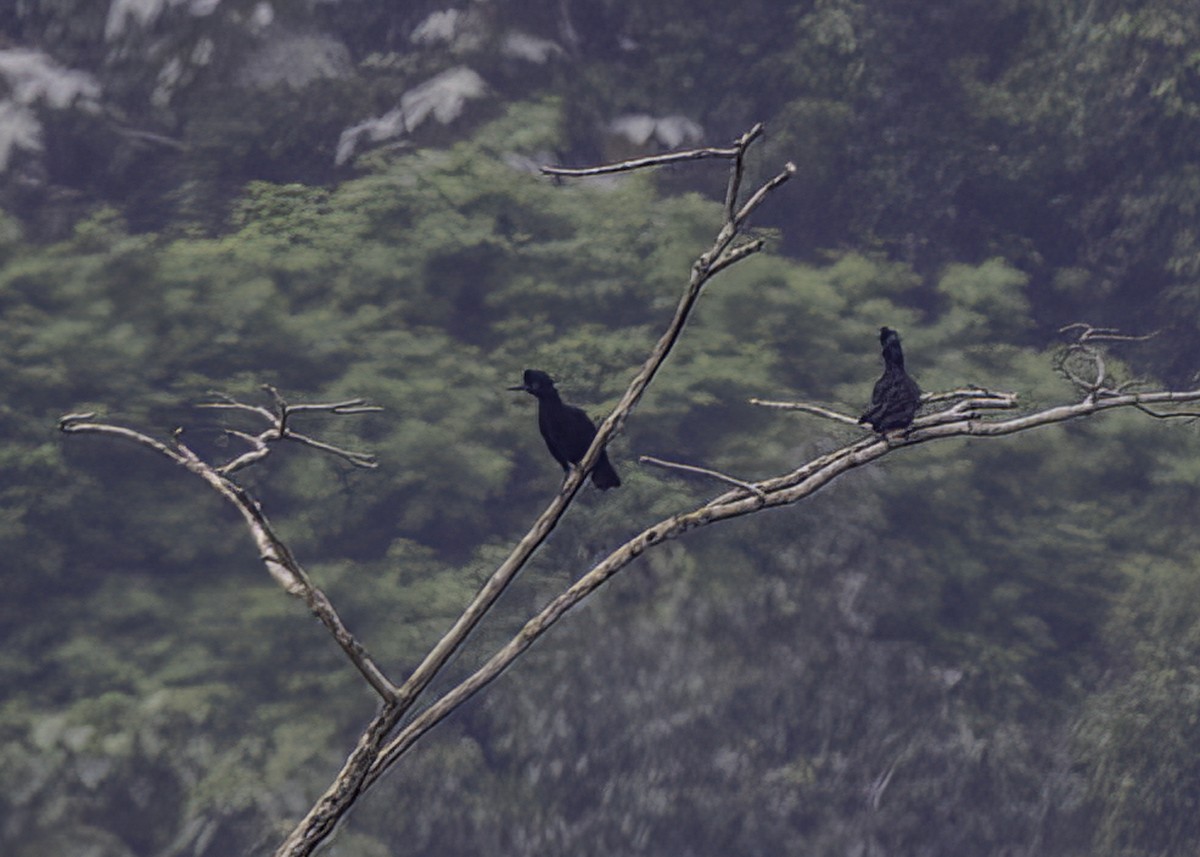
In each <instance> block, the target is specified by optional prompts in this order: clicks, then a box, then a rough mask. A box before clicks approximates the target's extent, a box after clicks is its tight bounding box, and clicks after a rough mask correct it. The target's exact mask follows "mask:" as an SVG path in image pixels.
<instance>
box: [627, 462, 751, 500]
mask: <svg viewBox="0 0 1200 857" xmlns="http://www.w3.org/2000/svg"><path fill="white" fill-rule="evenodd" d="M638 461H640V462H641V463H642V464H652V465H654V466H655V467H662V468H665V469H667V470H682V471H684V472H685V473H698V474H700V475H701V476H708V477H710V478H712V479H716V480H718V481H719V482H724V483H726V484H727V485H734V486H736V487H738V488H743V489H745V490H747V491H749V492H751V493H752V494H754V495H755V496H757V497H762V498H763V499H766V495H765V494H763V492H762V490H761V489H760V488H759V487H758V486H757V485H754V484H752V483H750V482H743V481H742V480H741V479H736V478H734V477H733V476H729V475H728V474H725V473H722V472H720V471H719V470H711V469H709V468H707V467H697V466H696V465H694V464H680V463H679V462H677V461H664V460H663V459H661V458H655V457H654V456H653V455H641V456H638Z"/></svg>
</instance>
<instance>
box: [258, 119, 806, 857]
mask: <svg viewBox="0 0 1200 857" xmlns="http://www.w3.org/2000/svg"><path fill="white" fill-rule="evenodd" d="M762 132H763V126H762V125H761V123H760V124H758V125H755V126H754V127H753V128H751V129H750V130H749V131H747V132H746V133H745V134H743V135H742V136H741V137H739V138H738V139H737V141H735V143H734V145H733V146H732V147H730V148H727V149H693V150H689V151H687V152H677V153H675V154H673V155H658V156H652V157H649V158H639V159H637V160H634V161H623V162H621V163H619V164H609V165H605V166H600V167H591V168H586V169H582V170H558V169H556V168H544V171H545V172H548V173H550V174H554V175H561V176H588V175H602V174H605V173H612V172H628V171H631V170H637V169H644V168H647V167H655V166H661V165H664V164H670V163H676V162H678V161H683V160H696V159H699V158H713V157H721V158H729V159H732V160H733V161H734V165H733V167H731V171H730V178H729V181H728V185H727V187H726V195H725V196H726V201H727V202H726V208H725V212H726V215H725V222H724V223H723V225H722V226H721V229H720V231H719V232H718V233H717V237H716V239H715V240H714V241H713V244H712V246H711V247H710V248H709V249H708V250H706V251H705V252H704V253H702V254H701V255H700V256H699V258H697V260H696V262H695V263H694V264H693V265H692V270H691V275H690V277H689V279H688V283H687V285H686V287H685V289H684V292H683V295H682V296H681V297H680V299H679V303H678V305H677V306H676V308H675V313H674V315H673V317H672V318H671V320H670V322H669V323H668V324H667V327H666V329H665V330H664V331H663V333H662V335H661V336H660V337H659V339H658V341H657V342H656V343H655V345H654V348H653V349H652V350H651V352H650V354H649V355H648V356H647V358H646V360H645V362H644V363H643V364H642V366H641V368H640V369H639V370H638V372H637V374H635V375H634V377H633V379H632V380H631V381H630V382H629V386H628V387H627V388H626V390H625V393H624V394H623V395H622V396H621V399H620V401H619V402H618V403H617V405H616V407H615V408H613V410H612V412H611V413H610V414H609V415H608V417H606V418H605V419H604V421H603V422H602V423H601V424H600V426H599V427H598V428H597V430H596V437H595V439H594V440H593V441H592V445H591V446H590V447H589V448H588V451H587V453H586V454H585V455H584V456H583V458H582V459H581V460H580V461H579V463H578V466H577V467H573V468H571V470H570V472H569V473H568V474H567V477H566V479H565V480H564V481H563V483H562V487H561V488H560V489H559V491H558V494H557V495H555V497H554V498H553V499H552V500H551V501H550V504H549V505H548V506H547V507H546V509H545V510H544V511H543V512H542V513H541V514H540V515H539V516H538V518H537V520H535V521H534V523H533V525H532V526H531V527H530V529H529V531H528V532H527V533H526V534H525V535H524V536H523V537H522V538H521V540H520V541H518V542H517V544H516V546H515V547H514V548H513V549H512V551H511V552H510V554H509V556H508V557H507V558H506V559H505V560H504V561H503V562H502V563H501V564H500V565H499V567H498V568H497V569H496V570H495V571H494V572H493V573H492V575H491V576H490V577H489V578H488V580H487V581H486V582H485V583H484V584H483V586H482V587H481V588H480V590H479V592H478V593H477V594H476V596H475V598H473V599H472V601H471V603H470V604H468V605H467V607H466V608H465V609H464V610H463V612H462V614H461V615H460V616H459V617H458V619H457V620H455V622H454V624H453V625H452V626H451V628H450V630H449V631H447V632H446V633H445V634H444V635H443V637H442V638H441V639H440V640H439V641H438V642H437V643H436V644H434V646H433V648H432V649H431V650H430V651H429V653H428V654H427V655H426V656H425V658H424V659H423V660H422V661H421V663H420V664H418V665H417V667H416V669H414V670H413V672H412V673H411V674H410V675H409V677H408V678H407V679H406V680H405V681H404V683H403V684H402V685H401V686H400V687H399V689H398V690H397V692H396V695H395V697H394V700H393V702H392V704H390V705H389V706H388V707H387V709H386V710H385V712H384V714H383V715H382V716H383V717H384V720H385V723H384V731H385V732H387V731H390V730H391V729H393V728H395V727H396V726H397V725H399V723H400V721H401V719H402V718H403V717H404V715H405V714H406V713H407V712H408V710H409V709H410V708H411V707H412V705H413V703H414V702H415V701H416V699H417V697H418V696H419V695H420V694H421V693H422V692H423V691H424V690H425V688H426V687H428V685H429V683H430V682H431V681H432V680H433V679H434V677H435V676H436V675H438V673H439V672H440V671H441V670H442V668H443V667H444V666H445V665H446V663H447V662H448V661H449V660H450V658H451V657H452V656H453V655H454V653H455V652H456V651H457V650H458V648H459V646H461V645H462V643H463V641H464V640H466V638H467V636H468V635H469V634H470V633H471V631H472V630H473V629H474V628H475V626H476V625H478V624H479V622H480V621H481V620H482V619H483V617H484V616H485V615H486V614H487V612H488V611H489V610H490V609H491V607H492V605H493V604H495V603H496V600H497V599H498V598H499V597H500V596H501V595H502V594H503V593H504V591H505V590H506V589H507V588H508V586H509V584H511V583H512V581H513V579H514V578H515V577H516V575H517V573H518V572H519V571H520V570H521V569H522V568H523V567H524V566H525V564H526V563H527V562H528V561H529V558H530V557H531V556H532V555H533V553H534V551H535V550H537V548H538V547H539V546H540V545H541V544H542V542H543V541H545V539H546V537H547V536H549V535H550V533H551V532H552V531H553V530H554V528H555V526H556V525H557V524H558V522H559V520H561V518H562V516H563V515H564V514H565V513H566V511H567V509H568V508H569V507H570V505H571V502H572V501H573V500H574V498H575V495H576V494H577V493H578V491H579V489H580V487H581V486H582V485H583V480H584V478H585V476H586V475H587V474H588V473H590V472H591V469H592V467H594V466H595V464H596V461H597V459H598V458H599V457H600V453H601V452H602V451H603V450H604V448H605V446H606V445H607V444H608V442H609V440H610V439H611V438H612V436H613V435H614V434H615V433H616V432H618V431H620V429H621V428H622V426H623V425H624V422H625V420H626V418H627V417H628V416H629V414H630V413H631V412H632V411H633V409H634V407H636V405H637V404H638V402H639V401H640V400H641V397H642V394H643V393H644V392H645V391H646V388H647V387H648V386H649V385H650V383H651V382H652V381H653V380H654V378H655V376H656V375H657V374H658V371H659V369H660V368H661V367H662V365H663V362H664V361H665V360H666V359H667V355H668V354H670V352H671V349H672V348H673V347H674V345H675V343H676V341H677V340H678V339H679V336H680V335H681V334H682V333H683V329H684V327H685V326H686V324H687V321H688V318H689V317H690V315H691V312H692V309H693V308H694V307H695V305H696V301H697V300H698V299H699V297H700V293H701V291H702V290H703V288H704V286H705V285H706V284H707V283H708V281H709V280H710V279H711V278H712V277H713V276H714V275H715V274H716V273H718V272H719V271H721V270H723V269H725V268H727V267H729V265H731V264H734V263H736V262H738V261H740V260H741V259H744V258H747V257H749V256H751V255H753V254H754V253H756V252H758V251H759V250H760V249H762V246H763V242H761V241H750V242H747V243H745V244H740V245H737V246H734V244H733V242H734V240H735V239H736V238H737V237H738V235H739V234H741V229H742V227H743V226H744V225H745V223H746V221H747V220H748V218H749V217H750V215H751V214H752V213H753V212H754V211H755V210H756V209H757V208H758V207H759V206H760V205H761V204H762V203H763V202H764V201H765V200H766V199H767V197H768V196H769V194H770V193H771V192H772V191H774V190H775V189H776V188H778V187H779V186H781V185H782V184H783V183H784V182H786V181H787V180H788V179H789V178H791V176H792V175H793V174H794V173H795V167H794V166H793V165H791V164H787V165H786V166H785V168H784V170H783V171H782V172H780V173H779V174H777V175H776V176H774V177H773V178H771V179H770V180H769V181H767V182H766V183H764V184H763V185H762V186H761V187H759V188H758V189H757V190H756V191H755V192H754V193H752V194H751V195H750V197H749V198H748V199H747V200H746V202H745V203H743V204H742V206H741V207H740V208H738V207H737V191H738V187H739V186H740V182H741V177H742V170H741V168H740V167H739V166H738V165H737V161H738V159H741V158H743V157H744V156H745V152H746V150H747V149H748V148H749V146H750V145H751V144H752V143H753V142H754V141H755V140H757V139H758V138H759V137H760V136H761V135H762ZM731 212H732V214H731ZM435 704H436V703H435ZM422 716H425V715H424V714H422ZM354 762H355V760H354V758H353V757H352V758H351V759H348V760H347V762H346V764H345V765H343V767H342V770H341V771H340V772H339V773H338V774H337V776H336V777H335V778H334V781H333V783H332V784H331V785H330V786H329V788H328V789H326V791H325V793H324V794H323V795H322V796H321V797H320V798H319V799H318V801H317V805H316V806H315V807H314V809H313V811H312V812H311V813H310V814H309V816H307V817H306V818H305V819H304V820H302V821H301V822H300V824H299V825H298V826H297V827H296V828H295V829H294V830H293V831H292V832H291V834H289V836H288V837H287V839H286V840H285V841H284V843H283V844H282V845H281V846H280V848H279V849H278V850H277V851H276V852H275V857H305V855H309V854H311V853H312V851H313V850H314V849H315V848H316V847H317V845H318V844H319V843H320V842H321V841H322V840H323V839H324V837H325V836H326V835H328V833H327V832H326V833H321V834H319V835H318V832H317V831H316V829H315V827H314V825H316V824H317V823H318V821H319V819H320V818H326V817H334V818H336V817H340V816H341V815H342V814H344V813H345V812H346V811H347V810H348V809H349V808H350V806H351V804H352V803H353V801H354V800H355V799H356V797H357V790H356V789H350V788H347V783H352V782H354V781H356V780H357V778H358V776H359V775H360V769H359V767H357V766H356V765H355V764H354ZM388 764H390V762H385V760H384V759H383V758H382V757H380V758H377V759H375V760H374V762H373V763H372V765H371V770H372V771H376V770H382V769H383V768H384V767H386V766H387V765H388ZM373 781H374V777H371V778H370V779H368V780H367V782H366V783H365V784H364V787H367V786H369V785H370V783H371V782H373ZM330 829H332V828H330Z"/></svg>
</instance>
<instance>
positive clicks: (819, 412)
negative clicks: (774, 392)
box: [750, 398, 859, 426]
mask: <svg viewBox="0 0 1200 857" xmlns="http://www.w3.org/2000/svg"><path fill="white" fill-rule="evenodd" d="M750 404H752V405H758V406H759V407H762V408H774V409H776V410H780V411H800V412H802V413H806V414H813V415H814V416H818V417H824V418H825V419H827V420H833V421H834V422H838V423H845V424H847V425H852V426H857V425H859V422H858V417H855V416H851V415H850V414H843V413H842V412H841V411H835V410H833V409H831V408H826V407H822V406H821V405H813V404H810V403H808V402H775V401H771V400H769V399H758V398H751V399H750Z"/></svg>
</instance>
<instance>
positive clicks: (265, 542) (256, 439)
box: [58, 394, 396, 700]
mask: <svg viewBox="0 0 1200 857" xmlns="http://www.w3.org/2000/svg"><path fill="white" fill-rule="evenodd" d="M275 397H276V399H277V401H278V402H282V398H280V397H278V394H275ZM213 406H214V407H218V406H219V407H227V408H233V409H236V410H241V411H245V412H250V413H254V414H256V415H258V416H259V417H264V418H266V419H267V420H268V421H269V422H270V423H271V427H270V428H268V429H266V430H264V432H262V433H261V434H259V435H249V434H246V433H244V432H234V431H231V432H230V434H231V435H232V436H234V437H239V438H241V439H243V440H245V441H246V442H247V443H249V444H250V445H251V446H252V450H251V451H250V452H248V453H245V454H243V455H240V456H238V457H236V458H234V459H232V460H231V461H229V462H227V463H226V464H224V465H216V466H214V465H212V464H209V463H208V462H206V461H204V460H203V459H201V458H200V456H198V455H196V453H195V452H193V451H192V450H191V449H190V448H188V446H187V445H186V444H185V443H184V442H183V432H182V431H179V430H176V432H175V434H174V438H173V443H172V444H171V445H168V444H166V443H163V442H162V441H159V440H156V439H154V438H152V437H150V436H149V435H147V434H145V433H143V432H139V431H136V430H134V429H130V428H126V427H124V426H119V425H114V424H112V423H105V422H98V421H96V419H95V416H96V415H95V414H94V413H86V414H67V415H66V416H64V417H62V419H60V420H59V423H58V427H59V430H60V431H62V432H64V433H66V434H95V435H100V436H103V437H111V438H116V439H119V440H123V441H132V442H133V443H136V444H138V445H140V446H143V447H145V448H147V449H150V450H152V451H154V452H156V453H158V454H159V455H162V456H163V457H165V458H167V459H168V460H169V461H171V462H173V463H175V464H178V465H179V466H181V467H183V468H184V469H186V470H187V471H188V472H189V473H192V474H194V475H196V476H199V477H200V478H201V479H203V480H204V481H205V482H206V483H207V484H208V485H209V487H211V488H212V489H213V490H214V491H216V492H217V493H218V494H219V495H221V497H223V498H224V499H225V500H226V501H227V502H229V503H230V504H231V505H232V506H233V507H234V508H236V509H237V510H238V512H239V513H240V514H241V516H242V520H243V521H244V522H245V524H246V527H247V529H248V530H249V531H250V535H251V537H252V538H253V539H254V543H255V545H257V547H258V553H259V556H260V557H261V558H262V561H263V564H264V565H265V566H266V569H267V571H268V573H270V575H271V577H273V578H274V579H275V581H276V582H277V583H278V584H279V585H280V586H281V587H283V589H284V590H285V591H287V592H288V593H289V594H291V595H294V596H296V597H297V598H302V599H304V602H305V603H306V604H307V605H308V607H309V609H310V610H311V611H312V612H313V614H314V615H315V616H316V617H317V618H318V619H320V620H321V622H322V623H323V624H324V625H325V627H326V628H328V629H329V632H330V633H331V634H332V635H333V638H334V640H336V641H337V644H338V645H339V646H340V647H341V649H342V651H343V652H345V653H346V656H347V657H348V658H349V659H350V661H351V663H353V664H354V666H355V668H356V669H358V671H359V672H360V673H361V674H362V676H363V678H364V679H366V681H367V683H368V684H370V685H371V687H373V688H374V689H375V692H376V693H378V694H379V695H380V697H381V698H383V699H384V700H390V699H392V698H393V697H394V696H395V693H396V686H395V685H394V684H393V683H392V681H391V680H390V679H389V678H388V677H387V676H386V675H385V674H384V672H383V670H381V669H380V668H379V665H378V664H376V663H375V660H374V659H373V658H372V657H371V656H370V654H369V653H368V652H367V651H366V649H365V648H364V647H363V645H362V644H361V643H360V642H359V641H358V639H357V638H356V637H355V636H354V635H353V634H352V633H350V630H349V629H348V628H347V627H346V624H345V623H344V622H343V621H342V618H341V616H339V615H338V613H337V611H336V610H335V609H334V607H333V604H332V603H331V602H330V600H329V598H328V596H326V595H325V593H324V592H323V591H322V590H321V589H320V587H318V586H316V585H314V584H313V582H312V581H311V580H310V579H309V577H308V574H307V572H305V570H304V568H303V567H302V566H301V565H300V563H299V562H297V560H296V558H295V557H294V556H293V555H292V552H291V551H290V550H289V549H288V547H287V545H286V544H284V542H283V540H282V539H281V538H280V537H279V536H278V535H277V534H276V532H275V530H274V528H273V527H272V526H271V523H270V521H269V520H267V516H266V514H265V513H264V512H263V510H262V507H261V506H259V504H258V502H257V501H256V500H255V499H254V498H253V497H251V496H250V494H249V493H248V492H247V491H246V490H245V489H244V488H242V487H241V486H240V485H238V484H237V483H236V482H234V481H233V480H232V479H231V478H230V474H231V473H233V472H234V471H235V470H239V469H241V468H243V467H247V466H249V465H250V464H252V463H254V462H256V461H261V460H262V459H263V458H264V457H266V456H267V455H268V454H269V453H270V447H269V446H268V445H267V444H268V443H269V442H272V441H277V440H285V439H289V440H290V439H296V438H297V437H303V438H304V441H302V442H307V443H306V445H308V446H314V447H316V448H318V449H325V451H328V452H331V453H333V454H335V455H338V456H339V457H342V458H345V457H346V456H347V455H350V456H359V457H360V458H361V459H363V460H365V459H366V458H368V457H367V456H363V455H362V454H361V453H347V452H346V451H345V450H341V449H339V448H337V447H334V446H332V445H329V444H323V443H321V442H320V441H314V440H312V439H311V438H307V437H306V436H304V435H299V436H297V435H295V434H294V433H292V432H290V431H289V430H287V428H286V418H287V416H288V414H290V413H294V412H295V411H296V410H297V409H300V410H304V411H326V412H331V413H342V414H350V413H366V412H369V411H374V410H379V409H378V408H375V407H373V406H368V405H365V404H363V403H362V402H360V401H357V400H355V401H354V402H353V403H335V404H333V405H307V406H296V407H290V408H289V407H288V406H286V403H285V404H284V405H283V407H282V408H281V409H280V410H279V411H278V412H277V415H272V414H271V412H270V411H268V410H266V409H265V408H259V407H257V406H254V405H246V404H243V403H241V402H237V401H234V400H232V399H227V400H226V401H225V402H223V403H221V404H220V405H213ZM358 466H374V465H373V464H365V463H360V464H359V465H358Z"/></svg>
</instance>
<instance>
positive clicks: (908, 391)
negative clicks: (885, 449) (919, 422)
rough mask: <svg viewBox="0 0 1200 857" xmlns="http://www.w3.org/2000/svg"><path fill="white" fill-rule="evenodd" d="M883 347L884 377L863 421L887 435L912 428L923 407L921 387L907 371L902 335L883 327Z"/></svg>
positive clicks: (877, 386)
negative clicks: (918, 409)
mask: <svg viewBox="0 0 1200 857" xmlns="http://www.w3.org/2000/svg"><path fill="white" fill-rule="evenodd" d="M879 344H880V345H882V346H883V363H884V368H883V375H882V376H880V378H879V380H878V381H876V382H875V389H874V390H873V391H872V393H871V407H870V408H868V409H867V412H866V413H865V414H863V415H862V417H861V418H860V419H859V422H860V423H870V424H871V428H873V429H875V431H877V432H879V433H880V434H883V433H885V432H888V431H891V430H892V429H903V428H908V427H909V426H910V425H912V421H913V417H915V416H916V415H917V408H918V407H919V406H920V404H921V388H920V387H918V386H917V382H916V381H914V380H913V379H912V378H910V377H908V373H907V372H905V371H904V352H903V351H901V350H900V334H898V333H896V331H894V330H892V329H891V328H889V327H881V328H879Z"/></svg>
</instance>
